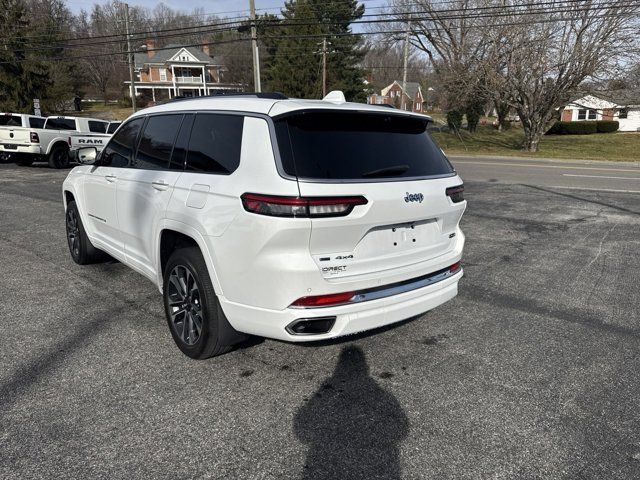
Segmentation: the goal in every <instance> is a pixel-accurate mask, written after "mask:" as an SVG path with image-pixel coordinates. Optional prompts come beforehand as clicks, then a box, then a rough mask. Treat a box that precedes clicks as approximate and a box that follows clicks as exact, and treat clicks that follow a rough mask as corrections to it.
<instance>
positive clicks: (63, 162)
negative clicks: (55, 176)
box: [47, 144, 69, 168]
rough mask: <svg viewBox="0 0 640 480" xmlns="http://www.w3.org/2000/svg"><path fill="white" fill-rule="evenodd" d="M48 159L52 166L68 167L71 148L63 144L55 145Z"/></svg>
mask: <svg viewBox="0 0 640 480" xmlns="http://www.w3.org/2000/svg"><path fill="white" fill-rule="evenodd" d="M47 160H48V162H49V166H50V167H51V168H68V167H69V148H68V147H67V146H66V145H62V144H58V145H54V146H53V148H52V149H51V152H49V157H48V159H47Z"/></svg>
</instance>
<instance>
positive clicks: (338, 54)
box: [262, 0, 366, 101]
mask: <svg viewBox="0 0 640 480" xmlns="http://www.w3.org/2000/svg"><path fill="white" fill-rule="evenodd" d="M363 14H364V6H363V5H358V2H357V1H356V0H335V1H332V2H326V0H289V1H288V2H286V3H285V6H284V9H283V11H282V15H283V17H284V20H283V21H282V22H281V25H280V26H279V27H278V29H277V33H274V30H273V29H270V28H267V27H265V30H266V32H265V34H264V35H263V37H262V38H265V36H266V37H267V41H272V42H273V43H271V44H270V51H271V52H272V55H271V57H270V58H269V60H268V61H267V64H266V72H265V77H266V78H265V80H266V83H267V85H268V87H269V89H270V90H275V91H281V92H283V93H285V94H287V95H290V96H293V97H299V98H319V97H320V96H321V93H322V54H321V51H322V40H323V38H326V39H327V47H328V48H327V50H328V52H329V53H328V54H327V91H331V90H342V91H343V92H344V94H345V96H346V97H347V99H348V100H352V101H364V100H365V98H366V92H365V86H364V84H363V71H362V69H361V68H360V66H359V65H360V64H361V62H362V60H363V59H364V55H365V53H366V52H365V50H364V48H363V47H361V45H362V36H361V35H354V34H353V33H352V30H351V22H353V21H354V20H357V19H359V18H361V17H362V15H363ZM269 35H271V36H272V37H273V36H278V37H280V36H282V37H283V38H279V39H274V38H272V39H268V36H269Z"/></svg>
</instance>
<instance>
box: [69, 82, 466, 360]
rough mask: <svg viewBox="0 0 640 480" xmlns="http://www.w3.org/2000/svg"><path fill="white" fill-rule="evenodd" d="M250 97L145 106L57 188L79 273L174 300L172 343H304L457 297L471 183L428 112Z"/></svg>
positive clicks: (169, 310)
mask: <svg viewBox="0 0 640 480" xmlns="http://www.w3.org/2000/svg"><path fill="white" fill-rule="evenodd" d="M328 98H330V99H332V101H328V100H325V101H309V100H292V99H287V98H286V97H284V96H282V95H281V94H254V95H253V96H248V95H236V96H231V95H230V96H224V97H221V98H211V97H207V98H196V99H184V100H179V101H173V102H169V103H166V104H164V105H161V106H155V107H151V108H148V109H145V110H142V111H140V112H138V113H136V114H134V115H133V116H131V117H130V118H129V119H128V120H126V121H125V123H124V124H123V125H122V126H121V127H120V128H119V129H118V131H117V132H116V134H115V135H114V136H113V137H112V138H111V140H110V141H109V143H108V144H107V145H106V147H105V148H104V150H103V151H102V152H101V153H100V154H98V153H97V151H96V149H95V148H94V147H88V148H82V149H80V150H79V155H78V156H79V161H80V162H81V163H83V164H85V165H82V166H79V167H76V168H74V169H73V170H71V172H70V173H69V175H68V176H67V178H66V180H65V181H64V185H63V200H64V206H65V210H66V231H67V240H68V245H69V250H70V253H71V257H72V258H73V260H74V261H75V262H76V263H78V264H81V265H83V264H88V263H92V262H96V261H99V260H100V259H102V258H103V253H102V252H106V253H108V254H109V255H111V256H112V257H115V258H116V259H118V260H120V261H121V262H122V263H124V264H126V265H128V266H129V267H131V268H133V269H134V270H136V271H137V272H139V273H141V274H143V275H144V276H146V277H147V278H149V279H150V280H151V281H152V282H153V283H154V284H155V285H156V286H157V287H158V289H159V290H160V292H161V293H162V295H163V297H164V306H165V313H166V319H167V323H168V325H169V329H170V331H171V334H172V336H173V339H174V340H175V342H176V344H177V346H178V347H179V348H180V350H182V352H184V353H185V354H186V355H188V356H190V357H192V358H206V357H210V356H213V355H218V354H221V353H224V352H226V351H227V350H228V349H230V347H231V346H232V345H233V344H234V343H236V342H238V341H240V340H241V339H243V338H245V334H251V335H259V336H264V337H271V338H276V339H280V340H286V341H293V342H305V341H312V340H321V339H328V338H333V337H338V336H341V335H347V334H353V333H356V332H361V331H363V330H369V329H372V328H376V327H381V326H383V325H388V324H391V323H394V322H398V321H400V320H403V319H407V318H410V317H413V316H416V315H419V314H422V313H424V312H426V311H427V310H430V309H432V308H435V307H437V306H438V305H441V304H442V303H444V302H446V301H448V300H450V299H452V298H453V297H455V296H456V294H457V291H458V281H459V280H460V278H461V277H462V267H461V263H460V260H461V256H462V249H463V246H464V241H465V238H464V235H463V233H462V231H461V230H460V227H459V221H460V218H461V217H462V214H463V212H464V210H465V208H466V201H465V200H464V198H463V185H462V180H461V179H460V177H459V176H458V175H457V174H456V172H455V170H454V169H453V167H452V166H451V164H450V163H449V161H448V160H447V158H446V157H445V155H444V154H443V153H442V151H441V150H440V149H439V148H438V147H437V146H436V144H435V143H434V142H433V140H432V139H431V137H430V135H429V134H428V133H427V132H426V127H427V122H428V121H429V118H428V117H426V116H424V115H419V114H413V113H410V112H404V111H401V110H393V109H389V108H384V107H379V106H374V105H362V104H357V103H346V102H344V96H343V95H341V94H340V93H339V92H338V93H336V92H332V94H331V96H329V97H328Z"/></svg>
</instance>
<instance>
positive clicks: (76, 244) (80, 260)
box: [65, 201, 106, 265]
mask: <svg viewBox="0 0 640 480" xmlns="http://www.w3.org/2000/svg"><path fill="white" fill-rule="evenodd" d="M65 224H66V230H67V244H68V245H69V253H71V258H72V259H73V261H74V262H76V263H77V264H78V265H87V264H90V263H96V262H99V261H101V260H104V259H105V257H106V254H105V253H103V252H102V251H101V250H98V249H97V248H95V247H94V246H93V245H92V244H91V241H90V240H89V237H87V232H86V231H85V229H84V225H83V224H82V220H81V219H80V213H79V212H78V207H77V205H76V202H75V201H70V202H69V203H68V204H67V212H66V222H65Z"/></svg>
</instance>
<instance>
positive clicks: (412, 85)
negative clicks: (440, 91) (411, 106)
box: [400, 82, 420, 98]
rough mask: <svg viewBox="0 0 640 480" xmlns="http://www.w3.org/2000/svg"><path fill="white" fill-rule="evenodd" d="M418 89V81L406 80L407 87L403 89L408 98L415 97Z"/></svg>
mask: <svg viewBox="0 0 640 480" xmlns="http://www.w3.org/2000/svg"><path fill="white" fill-rule="evenodd" d="M400 85H402V84H400ZM419 90H420V84H419V83H418V82H407V88H406V90H405V93H406V94H407V95H409V97H410V98H415V97H416V94H417V93H418V91H419Z"/></svg>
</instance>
